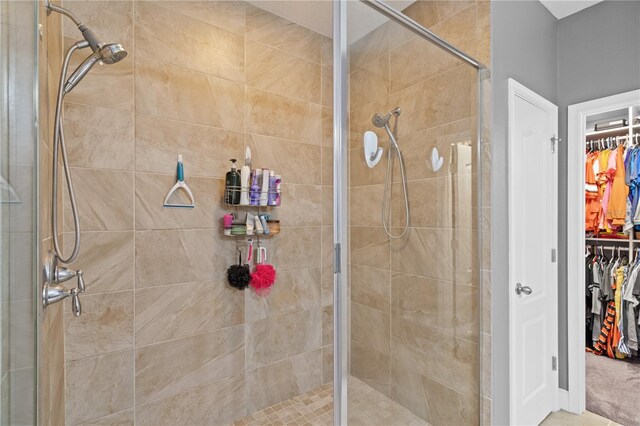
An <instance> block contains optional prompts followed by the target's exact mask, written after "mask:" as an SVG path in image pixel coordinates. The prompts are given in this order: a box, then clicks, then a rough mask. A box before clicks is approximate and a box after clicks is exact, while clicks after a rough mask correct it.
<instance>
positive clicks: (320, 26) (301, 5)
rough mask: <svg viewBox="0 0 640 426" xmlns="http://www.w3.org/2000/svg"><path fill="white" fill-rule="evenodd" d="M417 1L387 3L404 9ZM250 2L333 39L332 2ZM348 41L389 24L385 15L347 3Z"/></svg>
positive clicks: (355, 3) (366, 7) (358, 4)
mask: <svg viewBox="0 0 640 426" xmlns="http://www.w3.org/2000/svg"><path fill="white" fill-rule="evenodd" d="M414 1H415V0H387V1H386V3H388V4H389V5H391V6H393V7H394V8H396V9H398V10H404V9H405V8H406V7H407V6H409V5H410V4H411V3H413V2H414ZM249 3H251V4H253V5H254V6H257V7H259V8H260V9H264V10H266V11H269V12H271V13H273V14H275V15H278V16H281V17H283V18H285V19H288V20H289V21H292V22H295V23H296V24H300V25H302V26H304V27H307V28H310V29H312V30H313V31H315V32H317V33H320V34H322V35H325V36H327V37H332V33H333V17H332V4H333V3H332V1H331V0H312V1H309V0H293V1H292V0H285V1H283V0H249ZM347 16H348V23H349V25H348V26H347V27H348V32H349V34H348V39H349V42H350V43H351V42H353V41H355V40H358V39H359V38H360V37H362V36H364V35H366V34H368V33H369V32H371V31H372V30H374V29H376V28H377V27H379V26H380V25H382V24H384V23H385V22H386V21H387V18H385V17H384V16H383V15H381V14H380V13H379V12H376V11H375V10H373V9H372V8H370V7H369V6H367V5H365V4H364V3H362V2H360V1H357V0H354V1H350V2H349V3H348V11H347Z"/></svg>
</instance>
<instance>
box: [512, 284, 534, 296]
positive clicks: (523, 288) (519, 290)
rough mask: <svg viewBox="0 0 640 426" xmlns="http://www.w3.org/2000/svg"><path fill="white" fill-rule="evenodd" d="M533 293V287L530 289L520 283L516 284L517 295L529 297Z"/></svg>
mask: <svg viewBox="0 0 640 426" xmlns="http://www.w3.org/2000/svg"><path fill="white" fill-rule="evenodd" d="M532 292H533V290H531V287H529V286H527V285H522V284H520V283H518V284H516V294H517V295H520V294H521V293H524V294H526V295H529V294H531V293H532Z"/></svg>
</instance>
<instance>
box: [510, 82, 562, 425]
mask: <svg viewBox="0 0 640 426" xmlns="http://www.w3.org/2000/svg"><path fill="white" fill-rule="evenodd" d="M557 123H558V108H557V107H556V106H555V105H553V104H552V103H550V102H549V101H547V100H546V99H544V98H542V97H540V96H538V95H537V94H535V93H534V92H532V91H531V90H529V89H527V88H526V87H524V86H522V85H521V84H519V83H517V82H516V81H515V80H512V79H510V80H509V292H510V298H509V348H510V354H509V359H510V366H509V373H510V397H511V401H510V412H511V424H512V425H518V426H520V425H537V424H539V423H540V422H541V421H542V420H544V418H545V417H546V416H547V415H548V414H549V413H550V412H551V411H554V410H556V409H557V408H556V400H557V398H556V395H557V392H558V375H557V371H556V370H557V368H556V365H557V363H556V361H555V359H556V358H555V357H556V356H557V346H558V337H557V333H558V325H557V312H558V311H557V303H558V302H557V296H558V294H557V280H558V275H557V263H556V248H557V235H558V231H557V218H558V207H557V187H558V177H557V176H558V172H557V169H558V160H557V155H558V154H557V141H556V139H555V137H556V135H557V130H558V124H557Z"/></svg>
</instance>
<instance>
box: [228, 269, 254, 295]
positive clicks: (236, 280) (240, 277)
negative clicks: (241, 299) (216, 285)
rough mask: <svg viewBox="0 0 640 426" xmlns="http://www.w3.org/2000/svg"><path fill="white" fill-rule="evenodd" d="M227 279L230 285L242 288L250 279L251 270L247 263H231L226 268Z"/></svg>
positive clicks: (247, 284) (245, 286) (246, 285)
mask: <svg viewBox="0 0 640 426" xmlns="http://www.w3.org/2000/svg"><path fill="white" fill-rule="evenodd" d="M227 281H229V285H230V286H231V287H234V288H237V289H238V290H244V289H245V288H247V287H248V286H249V281H251V271H250V269H249V265H231V266H229V269H227Z"/></svg>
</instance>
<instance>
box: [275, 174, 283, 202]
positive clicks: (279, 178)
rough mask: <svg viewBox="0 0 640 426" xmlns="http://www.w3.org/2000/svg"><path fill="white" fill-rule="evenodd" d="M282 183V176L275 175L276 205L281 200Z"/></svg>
mask: <svg viewBox="0 0 640 426" xmlns="http://www.w3.org/2000/svg"><path fill="white" fill-rule="evenodd" d="M281 184H282V176H280V175H276V206H279V205H280V203H281V202H282V197H281V195H282V189H281V188H280V185H281Z"/></svg>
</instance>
